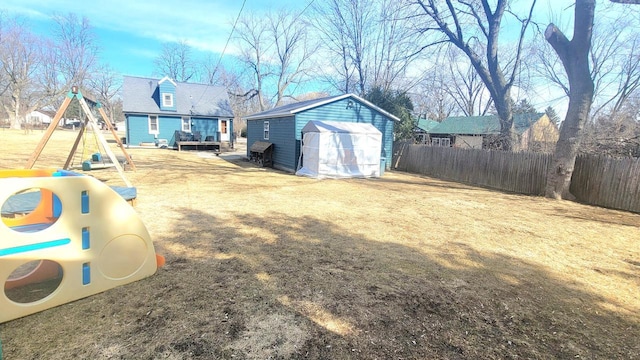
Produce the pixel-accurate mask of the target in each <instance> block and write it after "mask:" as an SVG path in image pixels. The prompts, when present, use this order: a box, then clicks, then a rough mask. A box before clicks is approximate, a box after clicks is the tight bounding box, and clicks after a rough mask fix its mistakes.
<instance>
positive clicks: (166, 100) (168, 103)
mask: <svg viewBox="0 0 640 360" xmlns="http://www.w3.org/2000/svg"><path fill="white" fill-rule="evenodd" d="M162 106H163V107H173V94H172V93H162Z"/></svg>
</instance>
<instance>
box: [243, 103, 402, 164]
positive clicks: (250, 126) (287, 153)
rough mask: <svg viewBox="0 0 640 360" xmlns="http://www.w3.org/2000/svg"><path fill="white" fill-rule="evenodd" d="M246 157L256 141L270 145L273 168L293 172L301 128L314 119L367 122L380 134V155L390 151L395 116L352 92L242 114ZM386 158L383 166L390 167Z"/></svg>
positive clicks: (389, 156)
mask: <svg viewBox="0 0 640 360" xmlns="http://www.w3.org/2000/svg"><path fill="white" fill-rule="evenodd" d="M245 120H246V122H247V157H249V156H250V154H249V152H250V148H251V145H252V144H254V143H255V142H256V141H260V142H269V143H272V144H273V154H272V156H273V161H272V162H273V167H274V168H277V169H281V170H285V171H289V172H295V171H296V170H297V168H298V165H299V163H298V162H299V158H300V140H301V138H302V128H303V127H304V126H305V125H306V124H307V123H308V122H309V121H313V120H320V121H325V120H326V121H342V122H353V123H369V124H372V125H373V126H374V127H375V128H377V129H378V130H380V132H381V133H382V150H381V153H380V157H381V158H385V159H389V160H390V159H391V155H392V154H393V150H392V149H393V126H394V123H395V122H396V121H400V119H399V118H397V117H396V116H394V115H392V114H390V113H388V112H386V111H385V110H383V109H381V108H379V107H377V106H375V105H373V104H372V103H370V102H368V101H367V100H365V99H362V98H360V97H358V96H356V95H354V94H344V95H338V96H331V97H326V98H321V99H314V100H307V101H301V102H298V103H294V104H288V105H284V106H280V107H277V108H274V109H271V110H267V111H263V112H260V113H257V114H254V115H250V116H247V117H245ZM390 163H391V161H386V163H385V168H386V169H389V168H390Z"/></svg>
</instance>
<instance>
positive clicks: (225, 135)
mask: <svg viewBox="0 0 640 360" xmlns="http://www.w3.org/2000/svg"><path fill="white" fill-rule="evenodd" d="M218 130H219V131H220V141H230V138H229V120H226V119H224V120H220V121H219V123H218Z"/></svg>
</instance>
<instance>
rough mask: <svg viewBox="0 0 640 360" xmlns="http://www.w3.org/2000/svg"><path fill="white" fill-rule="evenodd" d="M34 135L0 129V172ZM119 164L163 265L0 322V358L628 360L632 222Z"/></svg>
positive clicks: (246, 174)
mask: <svg viewBox="0 0 640 360" xmlns="http://www.w3.org/2000/svg"><path fill="white" fill-rule="evenodd" d="M73 134H74V133H73V132H71V131H60V132H59V133H58V132H56V134H55V135H54V138H53V139H52V140H51V142H50V144H48V145H47V148H45V153H43V156H42V157H41V159H39V161H38V163H37V166H39V167H56V166H60V165H61V164H62V163H64V159H65V158H66V155H67V154H66V151H68V148H69V147H70V144H71V143H72V139H73ZM38 140H39V134H29V135H24V134H22V133H20V132H11V131H3V132H0V141H1V142H2V144H3V153H2V157H1V158H0V168H13V167H22V166H23V165H24V163H26V160H27V159H28V157H29V155H30V154H31V151H32V149H34V148H35V146H36V143H37V141H38ZM114 151H118V149H117V148H114ZM130 152H131V154H132V155H133V158H134V160H135V161H136V166H137V167H138V170H137V171H136V172H127V176H128V177H129V179H130V180H131V182H132V183H134V184H135V185H136V187H137V188H138V201H137V205H136V210H137V212H138V213H139V214H140V216H141V217H142V219H143V221H144V222H145V224H146V225H147V227H148V228H149V231H150V233H151V234H152V238H153V240H154V242H155V246H156V248H157V250H158V252H160V253H162V254H164V255H165V256H166V258H167V264H166V266H165V267H163V268H161V269H160V270H159V271H158V273H157V274H156V275H154V276H153V277H151V278H148V279H145V280H142V281H139V282H136V283H133V284H130V285H127V286H123V287H119V288H116V289H113V290H110V291H107V292H105V293H102V294H99V295H96V296H92V297H89V298H86V299H82V300H79V301H76V302H73V303H70V304H66V305H63V306H59V307H56V308H53V309H50V310H47V311H44V312H41V313H38V314H35V315H31V316H28V317H25V318H21V319H17V320H14V321H11V322H8V323H5V324H1V325H0V337H1V338H2V344H3V346H4V348H3V350H4V355H5V358H7V359H36V358H38V359H39V358H46V359H69V358H116V359H118V358H119V359H131V358H136V359H189V358H202V359H217V358H219V359H232V358H233V359H269V358H273V359H289V358H311V359H329V358H335V359H345V358H353V359H359V358H362V359H376V358H377V359H392V358H393V359H425V358H434V359H461V358H462V359H477V358H486V359H504V358H567V359H568V358H572V359H575V358H593V359H596V358H601V359H614V358H615V359H630V358H638V357H640V345H639V344H638V341H637V339H638V337H639V336H640V315H639V314H640V298H639V297H638V293H639V290H640V281H639V280H638V279H639V278H640V267H639V266H638V263H639V259H640V245H639V244H638V240H637V239H639V238H640V230H639V229H638V226H639V225H640V216H638V215H636V214H630V213H625V212H619V211H611V210H607V209H602V208H596V207H589V206H584V205H580V204H575V203H571V202H566V201H551V200H547V199H543V198H536V197H528V196H518V195H512V194H504V193H500V192H496V191H489V190H485V189H479V188H474V187H470V186H465V185H460V184H456V183H450V182H445V181H440V180H436V179H432V178H426V177H420V176H413V175H410V174H404V173H398V172H386V173H385V176H384V177H383V178H380V179H370V180H357V179H353V180H339V181H335V180H324V181H318V180H313V179H307V178H300V177H296V176H293V175H289V174H286V173H283V172H279V171H275V170H272V169H263V168H258V167H256V166H255V165H253V164H251V163H248V162H246V161H244V160H243V159H242V156H237V157H225V156H207V154H204V155H203V154H201V153H198V152H176V151H172V150H157V149H130ZM239 153H240V154H241V153H242V151H240V152H239ZM87 174H88V175H93V176H95V177H97V178H99V179H101V180H103V181H106V182H107V183H108V184H113V185H121V182H120V180H119V179H118V176H117V173H116V172H115V171H114V170H104V171H99V172H97V171H95V172H88V173H87ZM0 261H1V260H0ZM0 264H1V263H0Z"/></svg>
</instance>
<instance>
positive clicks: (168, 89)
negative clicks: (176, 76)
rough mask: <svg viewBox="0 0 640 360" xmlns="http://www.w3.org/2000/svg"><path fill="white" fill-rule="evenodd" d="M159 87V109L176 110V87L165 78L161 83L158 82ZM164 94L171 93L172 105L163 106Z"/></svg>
mask: <svg viewBox="0 0 640 360" xmlns="http://www.w3.org/2000/svg"><path fill="white" fill-rule="evenodd" d="M158 89H159V93H160V94H159V95H160V97H159V100H160V102H159V104H160V110H162V111H176V110H177V109H176V107H177V105H176V87H175V86H174V85H173V84H172V83H171V81H168V80H165V81H163V82H162V83H161V84H158ZM164 94H171V95H172V96H173V106H164V101H163V96H164Z"/></svg>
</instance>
